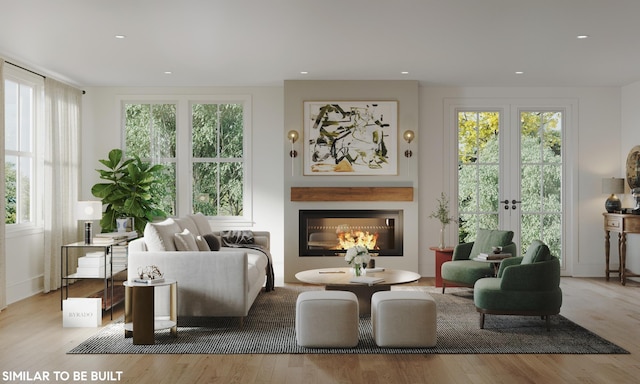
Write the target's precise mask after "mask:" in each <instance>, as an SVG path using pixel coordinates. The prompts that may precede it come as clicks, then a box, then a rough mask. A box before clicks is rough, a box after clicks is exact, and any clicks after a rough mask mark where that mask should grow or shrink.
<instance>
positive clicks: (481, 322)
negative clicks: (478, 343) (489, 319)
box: [480, 313, 484, 329]
mask: <svg viewBox="0 0 640 384" xmlns="http://www.w3.org/2000/svg"><path fill="white" fill-rule="evenodd" d="M480 329H484V313H481V314H480Z"/></svg>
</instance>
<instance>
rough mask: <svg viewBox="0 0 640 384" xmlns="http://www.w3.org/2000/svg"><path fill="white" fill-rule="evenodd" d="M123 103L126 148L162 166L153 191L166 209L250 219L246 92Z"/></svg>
mask: <svg viewBox="0 0 640 384" xmlns="http://www.w3.org/2000/svg"><path fill="white" fill-rule="evenodd" d="M168 98H171V97H167V99H168ZM122 105H123V116H124V117H125V118H124V127H125V128H124V132H125V135H124V138H125V145H124V149H125V153H126V154H127V155H128V156H134V155H137V156H139V157H140V158H141V159H143V160H147V161H150V162H152V163H154V164H163V165H165V175H164V177H163V178H162V182H161V183H159V184H158V185H157V189H156V190H155V191H154V193H157V194H158V195H157V196H161V197H162V201H163V209H164V210H165V211H166V212H167V213H168V214H170V215H183V214H185V213H195V212H202V213H203V214H205V215H206V216H208V217H210V218H212V220H214V221H220V222H225V223H227V224H231V223H236V224H238V225H241V224H248V223H250V222H251V217H250V213H251V206H250V202H251V197H250V196H251V186H250V181H249V180H250V179H251V178H250V167H249V164H250V161H249V158H250V153H249V151H248V150H247V148H249V147H250V143H249V140H250V137H251V135H250V128H251V127H250V122H251V118H250V111H251V105H250V98H249V97H246V96H233V97H205V98H203V97H197V100H196V99H193V98H188V97H181V98H178V100H176V101H175V102H170V103H169V102H166V101H157V102H155V101H154V102H142V101H132V100H130V99H129V100H127V101H125V102H123V104H122Z"/></svg>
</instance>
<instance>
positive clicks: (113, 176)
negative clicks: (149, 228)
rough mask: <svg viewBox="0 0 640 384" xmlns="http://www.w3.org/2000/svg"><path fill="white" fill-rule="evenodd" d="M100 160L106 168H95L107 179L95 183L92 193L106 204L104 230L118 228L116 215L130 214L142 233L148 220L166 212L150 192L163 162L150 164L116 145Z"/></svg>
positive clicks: (103, 178)
mask: <svg viewBox="0 0 640 384" xmlns="http://www.w3.org/2000/svg"><path fill="white" fill-rule="evenodd" d="M99 161H100V163H101V164H102V165H104V166H105V167H106V168H107V169H106V170H104V169H97V170H96V171H98V173H99V174H100V179H102V180H105V181H106V182H103V183H98V184H95V185H94V186H93V187H92V188H91V193H92V194H93V195H94V196H95V197H98V198H100V199H102V204H104V205H106V206H107V207H106V209H105V211H104V213H103V214H102V220H100V226H101V227H102V230H103V231H104V232H113V231H115V230H116V219H117V218H123V217H131V218H133V223H134V226H135V230H136V231H137V232H138V234H141V233H142V232H144V227H145V225H146V224H147V223H148V222H149V221H153V220H154V219H156V218H164V217H166V216H167V214H166V213H165V212H164V211H163V210H162V209H160V208H159V204H158V202H157V201H156V200H155V199H154V197H153V195H152V194H151V192H150V191H151V186H152V185H153V184H154V183H156V182H157V181H158V178H159V176H160V171H162V169H163V166H162V165H159V164H156V165H151V164H150V163H147V162H144V161H142V160H140V158H139V157H137V156H136V157H134V158H124V157H123V153H122V150H120V149H117V148H116V149H112V150H111V151H110V152H109V155H108V159H101V160H99Z"/></svg>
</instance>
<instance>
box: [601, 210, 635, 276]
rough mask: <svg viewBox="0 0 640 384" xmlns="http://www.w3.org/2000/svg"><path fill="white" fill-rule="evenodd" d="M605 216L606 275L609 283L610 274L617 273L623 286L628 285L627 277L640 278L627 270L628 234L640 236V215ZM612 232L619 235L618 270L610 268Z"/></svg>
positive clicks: (617, 214)
mask: <svg viewBox="0 0 640 384" xmlns="http://www.w3.org/2000/svg"><path fill="white" fill-rule="evenodd" d="M602 215H603V216H604V233H605V237H604V255H605V258H606V266H605V274H606V278H607V281H608V280H609V274H610V273H617V274H618V277H619V278H620V282H621V283H622V285H625V284H626V283H627V277H640V274H635V273H633V272H631V271H629V270H628V269H627V233H639V234H640V215H631V214H623V213H603V214H602ZM611 232H615V233H617V234H618V258H619V260H620V264H619V267H618V270H615V269H613V270H612V269H611V268H610V267H609V256H610V248H611V241H610V238H611Z"/></svg>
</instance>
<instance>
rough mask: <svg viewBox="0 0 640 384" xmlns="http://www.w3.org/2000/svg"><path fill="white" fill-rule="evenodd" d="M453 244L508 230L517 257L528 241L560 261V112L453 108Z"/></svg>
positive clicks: (513, 107) (563, 110)
mask: <svg viewBox="0 0 640 384" xmlns="http://www.w3.org/2000/svg"><path fill="white" fill-rule="evenodd" d="M453 112H454V114H455V117H454V120H455V127H456V144H457V146H456V148H457V174H456V181H455V183H456V187H457V209H458V217H459V219H460V220H459V224H458V240H459V241H460V242H467V241H473V240H474V239H475V234H476V232H477V230H478V229H480V228H486V229H508V230H512V231H513V232H514V242H515V243H516V244H517V245H518V249H519V252H521V253H523V252H525V251H526V249H527V247H528V246H529V244H531V242H532V241H533V240H535V239H540V240H542V241H544V242H545V243H546V244H547V245H548V246H549V248H550V249H551V253H552V254H553V255H554V256H557V257H560V258H562V256H563V234H564V233H565V227H564V222H565V212H564V211H563V204H562V202H563V200H564V197H563V196H564V189H563V187H564V186H563V180H564V178H563V172H564V169H565V166H564V165H565V164H564V160H563V158H564V152H563V141H564V132H563V130H564V126H565V121H566V115H567V109H566V108H564V107H550V106H547V107H535V108H530V107H525V106H516V105H511V104H508V105H502V106H499V107H496V108H488V107H483V108H469V107H464V108H455V109H453Z"/></svg>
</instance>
